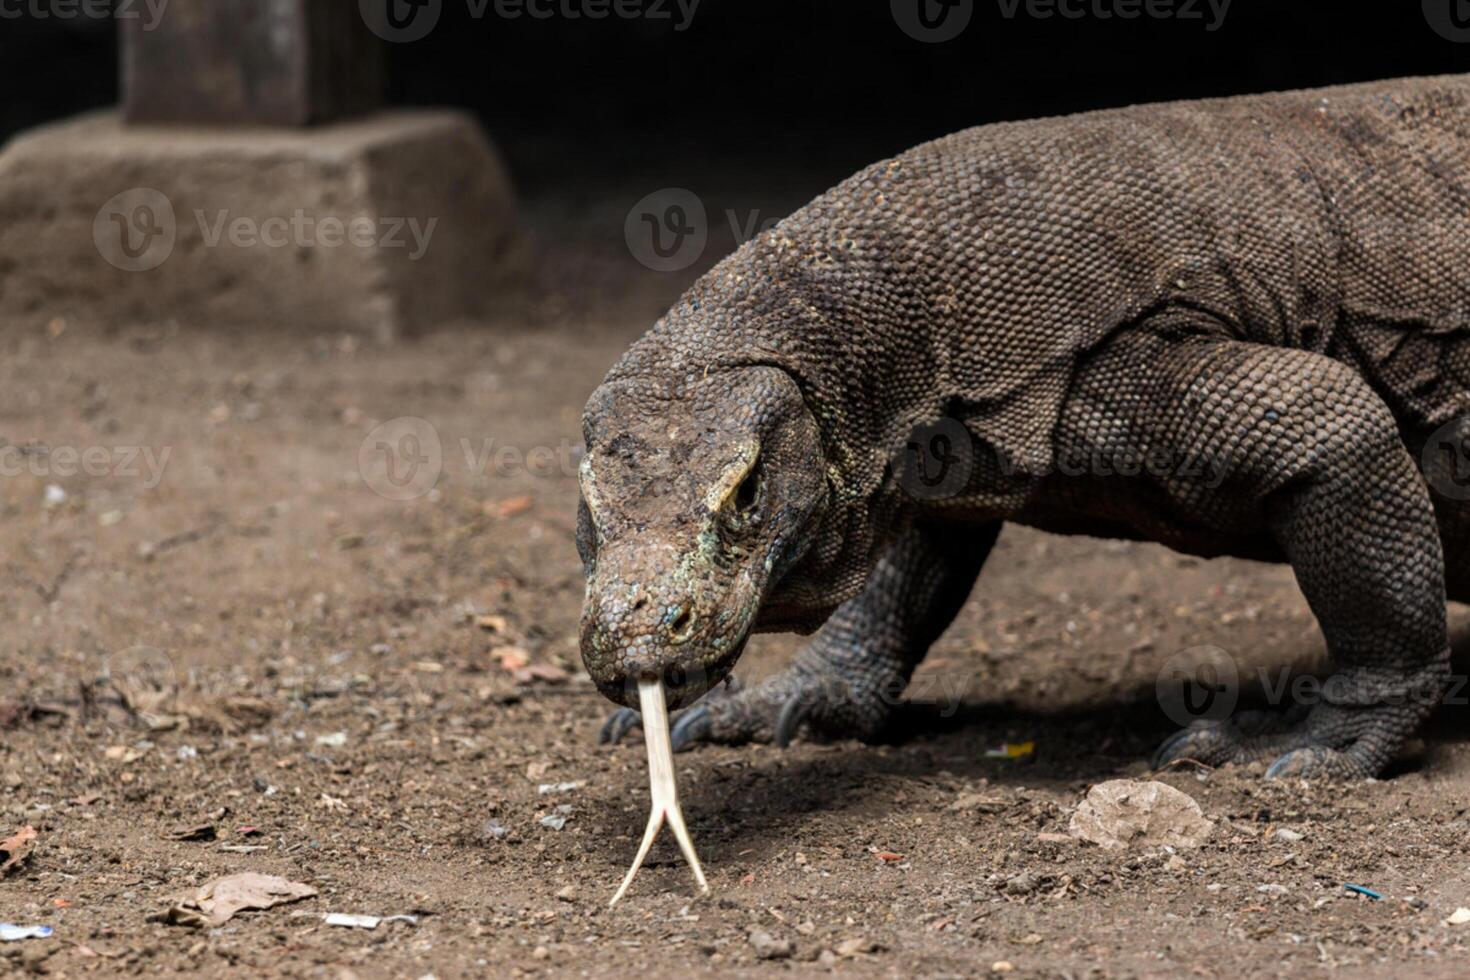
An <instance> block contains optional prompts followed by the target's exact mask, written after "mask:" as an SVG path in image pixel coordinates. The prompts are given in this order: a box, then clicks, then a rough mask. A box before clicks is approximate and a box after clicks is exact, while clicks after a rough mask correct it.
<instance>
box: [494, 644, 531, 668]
mask: <svg viewBox="0 0 1470 980" xmlns="http://www.w3.org/2000/svg"><path fill="white" fill-rule="evenodd" d="M490 656H492V657H494V658H495V659H496V660H498V661H500V669H501V670H507V671H511V672H512V673H514V672H515V671H518V670H522V669H524V668H525V666H526V664H528V663H530V662H531V655H530V654H529V653H527V652H526V651H524V650H522V649H521V648H520V647H496V648H495V649H493V650H491V651H490Z"/></svg>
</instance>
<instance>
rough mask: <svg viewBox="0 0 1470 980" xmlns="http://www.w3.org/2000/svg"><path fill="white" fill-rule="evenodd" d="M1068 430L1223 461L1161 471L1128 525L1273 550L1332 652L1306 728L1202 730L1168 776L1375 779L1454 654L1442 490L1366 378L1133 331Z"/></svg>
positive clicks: (1283, 719)
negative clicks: (1436, 498) (1437, 499)
mask: <svg viewBox="0 0 1470 980" xmlns="http://www.w3.org/2000/svg"><path fill="white" fill-rule="evenodd" d="M1059 435H1060V437H1061V438H1063V439H1068V438H1069V439H1072V440H1074V441H1081V442H1082V443H1084V445H1083V446H1082V447H1081V448H1082V449H1083V450H1084V451H1086V452H1089V453H1092V454H1097V453H1101V454H1102V455H1103V456H1106V455H1107V454H1109V453H1111V452H1116V451H1118V450H1119V449H1120V448H1125V447H1126V448H1127V449H1131V450H1133V451H1134V452H1136V453H1139V454H1144V455H1145V458H1146V456H1147V454H1150V453H1152V454H1154V456H1155V458H1159V457H1160V456H1162V458H1168V459H1172V460H1181V461H1187V460H1190V459H1195V460H1199V459H1208V460H1211V461H1212V463H1213V470H1214V474H1213V476H1212V478H1210V479H1203V478H1202V477H1201V475H1200V474H1199V472H1198V468H1196V467H1188V466H1183V467H1180V468H1179V470H1178V471H1177V472H1168V473H1165V474H1164V475H1162V476H1160V475H1157V474H1155V475H1153V476H1151V477H1149V479H1151V480H1153V481H1155V486H1154V488H1153V489H1154V491H1155V494H1154V498H1153V499H1154V500H1155V501H1156V502H1157V504H1158V507H1157V510H1158V511H1159V513H1158V514H1157V515H1155V516H1153V517H1151V516H1149V515H1147V514H1140V513H1138V512H1137V511H1136V510H1135V512H1134V513H1133V514H1132V515H1131V517H1130V520H1131V521H1132V522H1133V523H1134V524H1135V525H1136V526H1139V528H1140V529H1141V530H1142V531H1143V532H1144V536H1145V537H1151V538H1152V539H1154V540H1161V541H1164V542H1166V543H1174V544H1176V546H1177V543H1178V540H1179V537H1178V536H1179V534H1181V533H1182V534H1185V535H1190V534H1192V535H1195V538H1194V540H1196V541H1198V540H1201V539H1200V537H1199V535H1204V540H1206V541H1207V542H1210V543H1209V544H1208V545H1207V546H1206V550H1208V549H1209V548H1214V549H1216V551H1217V553H1221V552H1224V553H1228V552H1231V551H1235V552H1236V553H1250V552H1251V551H1253V550H1256V548H1255V546H1252V545H1250V544H1249V542H1251V541H1252V540H1253V539H1254V540H1255V541H1257V542H1258V543H1259V546H1260V548H1261V549H1262V550H1265V551H1268V552H1269V551H1271V550H1272V546H1273V544H1274V550H1275V553H1276V555H1277V556H1278V557H1281V558H1283V559H1284V560H1286V561H1288V562H1290V564H1291V566H1292V568H1293V570H1294V571H1295V573H1296V577H1297V582H1298V584H1299V585H1300V587H1301V589H1302V592H1303V593H1304V594H1305V596H1306V599H1307V601H1308V603H1309V604H1310V606H1311V608H1312V611H1313V612H1314V613H1315V614H1316V616H1317V619H1318V622H1319V623H1320V625H1321V628H1322V632H1323V634H1324V636H1325V638H1326V641H1327V651H1328V656H1329V659H1330V666H1331V671H1332V674H1331V676H1330V677H1328V678H1327V679H1326V680H1325V681H1324V683H1323V684H1322V690H1321V695H1320V697H1318V698H1316V699H1315V703H1313V704H1312V705H1311V706H1310V708H1309V710H1307V711H1306V713H1305V715H1304V717H1300V718H1299V719H1296V720H1289V719H1292V717H1293V715H1300V714H1301V712H1300V711H1295V712H1289V713H1287V714H1283V715H1282V716H1279V717H1276V716H1272V715H1262V714H1261V713H1258V712H1256V713H1249V714H1245V715H1241V716H1237V718H1235V719H1226V720H1224V721H1220V722H1198V723H1196V724H1195V725H1194V726H1192V727H1190V728H1187V729H1185V730H1184V731H1182V732H1180V733H1178V734H1177V735H1175V736H1174V737H1172V738H1171V739H1169V740H1168V741H1166V742H1165V743H1164V744H1163V746H1162V747H1161V748H1160V749H1159V751H1158V753H1157V755H1156V757H1155V764H1156V765H1164V764H1167V763H1168V762H1170V761H1172V760H1175V759H1181V758H1186V757H1187V758H1192V759H1197V760H1199V761H1202V762H1205V763H1207V764H1211V765H1218V764H1221V763H1225V762H1248V761H1253V760H1257V759H1262V760H1268V761H1272V763H1273V764H1272V765H1271V767H1270V769H1269V770H1268V773H1267V774H1268V775H1270V776H1297V775H1300V776H1336V777H1362V776H1372V775H1375V774H1377V773H1378V772H1379V771H1380V770H1381V769H1382V767H1383V766H1384V764H1385V763H1386V762H1388V761H1389V760H1390V759H1391V758H1392V756H1393V754H1394V753H1395V752H1396V750H1397V749H1398V748H1399V746H1400V745H1401V744H1402V742H1403V741H1404V739H1405V738H1406V737H1408V736H1409V735H1410V734H1411V733H1412V732H1413V731H1414V729H1415V727H1416V726H1417V725H1418V723H1419V722H1420V721H1421V720H1422V719H1423V718H1424V717H1425V716H1427V714H1428V713H1429V711H1430V710H1431V708H1432V707H1433V705H1434V703H1435V702H1436V701H1437V700H1438V698H1439V696H1440V695H1441V693H1442V691H1443V689H1444V685H1445V683H1446V682H1447V679H1448V672H1449V650H1448V643H1447V635H1446V623H1445V585H1444V561H1443V558H1442V556H1441V545H1440V538H1439V534H1438V532H1437V528H1436V524H1435V516H1434V512H1433V509H1432V507H1431V501H1430V496H1429V492H1428V489H1427V487H1426V484H1425V481H1424V479H1423V477H1422V476H1421V475H1420V473H1419V471H1418V469H1417V468H1416V467H1415V465H1414V461H1413V458H1412V457H1411V455H1410V454H1409V452H1408V451H1407V449H1406V448H1405V445H1404V443H1403V441H1402V440H1401V437H1400V433H1399V430H1398V427H1397V426H1396V424H1395V421H1394V417H1393V415H1392V414H1391V412H1390V411H1389V408H1388V406H1387V405H1386V404H1385V403H1384V402H1383V401H1382V400H1381V399H1380V398H1379V396H1378V395H1377V394H1376V393H1375V392H1374V391H1373V389H1372V388H1371V387H1369V385H1368V384H1367V383H1366V382H1365V381H1364V380H1363V379H1362V377H1361V376H1360V375H1358V374H1357V373H1356V372H1355V371H1353V370H1352V369H1351V368H1350V367H1348V366H1347V365H1345V364H1343V363H1341V362H1339V361H1336V360H1333V359H1331V358H1329V357H1326V356H1323V355H1320V354H1315V353H1311V352H1308V351H1300V350H1294V349H1285V348H1277V347H1265V346H1259V345H1255V344H1248V343H1241V342H1237V341H1234V340H1229V339H1223V338H1216V337H1213V336H1194V337H1189V338H1184V339H1165V338H1163V337H1160V336H1156V335H1152V334H1148V333H1143V334H1134V335H1131V336H1127V337H1124V338H1121V339H1120V340H1119V341H1118V342H1116V343H1114V344H1113V345H1112V346H1111V348H1109V349H1106V350H1104V351H1103V352H1101V353H1100V355H1099V356H1098V357H1097V359H1096V361H1095V362H1094V363H1093V364H1091V365H1089V366H1088V367H1087V368H1086V369H1085V370H1084V371H1083V372H1082V374H1081V376H1080V378H1079V379H1078V389H1077V391H1076V393H1075V394H1074V396H1073V398H1072V399H1071V400H1070V401H1069V403H1068V406H1067V408H1066V409H1065V411H1064V419H1063V421H1062V425H1061V426H1060V433H1059ZM1110 442H1111V443H1112V444H1111V445H1109V443H1110ZM1087 443H1091V444H1090V445H1087ZM1063 482H1065V481H1063ZM1120 490H1122V491H1123V492H1124V494H1126V496H1127V498H1128V499H1129V501H1130V506H1133V507H1136V506H1137V503H1136V502H1137V494H1136V493H1132V492H1130V491H1129V488H1128V487H1127V486H1126V485H1122V486H1120ZM1160 490H1161V491H1162V493H1161V494H1160V493H1159V492H1158V491H1160ZM1070 492H1073V493H1076V492H1078V489H1077V488H1072V490H1071V491H1070ZM1154 519H1156V520H1157V521H1158V524H1157V525H1154V526H1149V524H1148V522H1149V521H1151V520H1154ZM1171 522H1172V523H1173V524H1174V527H1175V531H1174V532H1171V531H1170V530H1168V527H1167V525H1168V524H1170V523H1171ZM1181 527H1183V528H1184V530H1183V531H1182V532H1181V531H1179V530H1178V529H1179V528H1181ZM1171 538H1173V539H1174V540H1171ZM1186 550H1188V549H1186ZM1226 645H1228V640H1227V641H1226ZM1296 707H1297V708H1300V707H1303V706H1296Z"/></svg>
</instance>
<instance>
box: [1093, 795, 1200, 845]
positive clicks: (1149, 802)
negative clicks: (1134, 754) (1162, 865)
mask: <svg viewBox="0 0 1470 980" xmlns="http://www.w3.org/2000/svg"><path fill="white" fill-rule="evenodd" d="M1068 829H1069V830H1070V831H1071V833H1072V836H1074V837H1079V838H1081V839H1082V840H1085V841H1091V842H1092V843H1094V844H1097V845H1098V846H1099V847H1103V848H1106V849H1108V850H1117V849H1119V848H1124V847H1166V846H1167V847H1177V848H1191V847H1199V846H1200V845H1201V844H1203V843H1204V842H1205V841H1206V840H1207V839H1209V836H1210V833H1211V832H1212V831H1213V830H1214V829H1215V825H1214V824H1213V823H1212V822H1211V821H1210V820H1209V819H1208V818H1206V817H1205V815H1204V813H1203V812H1201V810H1200V808H1199V804H1198V803H1196V802H1195V801H1194V800H1193V799H1192V798H1191V797H1189V796H1188V795H1186V794H1184V793H1181V792H1179V790H1177V789H1175V788H1174V787H1172V786H1170V785H1168V784H1167V783H1161V782H1157V781H1154V780H1135V779H1113V780H1109V781H1108V782H1106V783H1099V784H1097V785H1096V786H1094V787H1092V789H1090V790H1088V791H1087V797H1086V798H1085V799H1084V800H1083V801H1082V803H1081V804H1080V805H1079V806H1078V807H1077V812H1076V813H1074V814H1072V823H1071V826H1070V827H1069V828H1068Z"/></svg>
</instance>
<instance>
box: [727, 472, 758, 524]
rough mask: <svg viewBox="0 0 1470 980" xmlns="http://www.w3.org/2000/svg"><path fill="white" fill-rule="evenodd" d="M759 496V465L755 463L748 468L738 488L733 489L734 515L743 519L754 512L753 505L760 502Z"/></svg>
mask: <svg viewBox="0 0 1470 980" xmlns="http://www.w3.org/2000/svg"><path fill="white" fill-rule="evenodd" d="M760 495H761V472H760V464H758V463H757V464H756V465H754V466H752V467H751V468H750V472H749V473H747V474H745V479H743V480H741V481H740V486H738V487H736V488H735V494H734V497H733V503H734V507H735V513H737V514H739V515H740V516H742V517H744V516H746V515H747V514H749V513H750V512H751V511H753V510H755V505H756V503H757V502H758V501H759V500H760Z"/></svg>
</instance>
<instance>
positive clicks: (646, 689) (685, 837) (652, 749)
mask: <svg viewBox="0 0 1470 980" xmlns="http://www.w3.org/2000/svg"><path fill="white" fill-rule="evenodd" d="M638 702H639V706H640V708H641V709H642V711H643V740H644V743H645V744H647V746H648V789H649V794H650V796H651V797H652V807H651V808H650V810H649V813H648V829H647V830H645V831H644V832H643V843H642V844H640V845H639V846H638V856H637V857H636V858H634V859H633V866H632V867H631V868H629V869H628V877H626V878H624V879H623V883H622V885H620V886H619V887H618V892H617V894H616V895H614V896H613V897H612V901H611V902H609V903H608V905H609V906H613V905H616V904H618V899H620V898H622V897H623V893H624V892H626V891H627V890H628V886H629V885H631V884H632V883H633V876H634V875H636V874H637V873H638V869H639V868H641V867H643V862H644V860H645V859H646V858H647V857H648V851H649V848H651V847H653V840H654V838H655V837H657V836H658V830H659V828H660V827H662V826H663V823H664V821H665V820H667V821H668V822H669V826H670V827H672V828H674V837H675V838H677V839H678V841H679V850H681V851H683V852H684V859H685V860H687V861H688V862H689V866H690V867H691V868H693V869H694V880H695V881H697V882H699V890H700V891H702V892H708V891H709V882H707V881H705V880H704V869H703V868H701V867H700V866H699V855H698V854H696V853H694V841H693V840H691V839H690V837H689V828H688V827H686V826H684V811H683V810H680V809H679V786H678V784H677V783H676V782H674V749H673V747H672V746H671V745H670V743H669V709H668V705H666V704H665V703H664V682H663V681H662V680H660V679H659V678H656V677H654V678H640V679H639V681H638Z"/></svg>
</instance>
